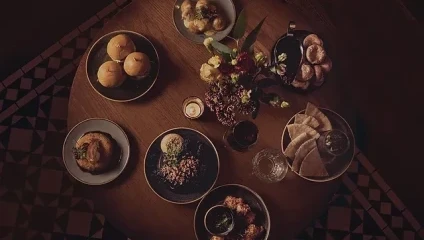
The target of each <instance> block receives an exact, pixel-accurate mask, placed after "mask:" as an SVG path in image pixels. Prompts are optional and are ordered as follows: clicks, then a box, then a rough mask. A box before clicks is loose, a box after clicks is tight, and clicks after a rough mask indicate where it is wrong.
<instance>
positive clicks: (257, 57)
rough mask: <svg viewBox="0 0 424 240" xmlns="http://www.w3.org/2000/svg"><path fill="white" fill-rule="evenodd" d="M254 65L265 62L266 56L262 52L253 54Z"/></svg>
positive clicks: (260, 64)
mask: <svg viewBox="0 0 424 240" xmlns="http://www.w3.org/2000/svg"><path fill="white" fill-rule="evenodd" d="M255 61H256V66H263V65H265V64H266V62H267V57H266V55H265V54H264V53H263V52H258V53H256V54H255Z"/></svg>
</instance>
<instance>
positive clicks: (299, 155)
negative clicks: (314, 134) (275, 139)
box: [292, 138, 317, 172]
mask: <svg viewBox="0 0 424 240" xmlns="http://www.w3.org/2000/svg"><path fill="white" fill-rule="evenodd" d="M314 148H317V142H316V139H315V138H312V139H309V140H308V141H306V142H304V143H303V144H302V145H301V146H300V147H299V149H297V151H296V153H295V156H294V160H293V164H292V168H293V171H295V172H299V170H300V166H301V165H302V162H303V161H304V159H305V157H306V155H308V153H309V152H310V151H311V150H312V149H314Z"/></svg>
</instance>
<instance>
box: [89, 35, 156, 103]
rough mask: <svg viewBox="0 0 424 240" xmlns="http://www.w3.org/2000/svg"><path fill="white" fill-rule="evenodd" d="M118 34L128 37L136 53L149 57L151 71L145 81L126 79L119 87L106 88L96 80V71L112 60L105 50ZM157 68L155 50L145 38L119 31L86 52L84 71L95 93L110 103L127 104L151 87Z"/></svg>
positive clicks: (105, 37) (154, 80) (107, 36)
mask: <svg viewBox="0 0 424 240" xmlns="http://www.w3.org/2000/svg"><path fill="white" fill-rule="evenodd" d="M118 34H126V35H128V36H129V37H130V38H131V40H132V41H133V42H134V44H135V47H136V51H138V52H143V53H145V54H146V55H147V56H149V59H150V63H151V69H150V73H149V75H148V76H147V77H146V78H145V79H142V80H133V79H131V78H129V77H127V79H125V81H124V83H123V84H122V85H121V86H119V87H117V88H106V87H103V86H102V85H101V84H100V83H99V81H98V80H97V71H98V70H99V67H100V65H102V64H103V63H104V62H106V61H110V60H112V59H111V58H110V57H109V55H108V54H107V51H106V48H107V44H108V42H109V40H110V39H111V38H113V37H114V36H116V35H118ZM159 66H160V65H159V56H158V54H157V52H156V49H155V47H154V46H153V44H152V43H151V42H150V41H149V40H148V39H147V38H146V37H145V36H143V35H141V34H139V33H136V32H132V31H127V30H120V31H115V32H111V33H108V34H106V35H104V36H103V37H101V38H100V39H99V40H97V41H96V42H95V43H94V45H93V46H92V47H91V49H90V51H89V52H88V57H87V63H86V70H87V77H88V81H89V82H90V84H91V86H92V87H93V88H94V90H96V92H97V93H99V94H100V95H102V96H103V97H105V98H107V99H109V100H111V101H116V102H128V101H132V100H135V99H137V98H139V97H141V96H143V95H144V94H146V93H147V92H148V91H149V90H150V89H151V88H152V87H153V84H154V83H155V82H156V79H157V77H158V74H159Z"/></svg>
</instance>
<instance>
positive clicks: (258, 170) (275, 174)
mask: <svg viewBox="0 0 424 240" xmlns="http://www.w3.org/2000/svg"><path fill="white" fill-rule="evenodd" d="M252 164H253V174H254V175H255V176H256V177H257V178H258V179H259V180H261V181H263V182H266V183H276V182H279V181H281V180H283V179H284V177H285V176H286V174H287V171H288V163H287V158H286V157H285V156H284V154H283V153H282V152H281V151H279V150H277V149H263V150H262V151H260V152H258V153H257V154H256V156H255V157H254V158H253V160H252Z"/></svg>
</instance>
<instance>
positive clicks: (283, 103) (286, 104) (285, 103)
mask: <svg viewBox="0 0 424 240" xmlns="http://www.w3.org/2000/svg"><path fill="white" fill-rule="evenodd" d="M288 107H290V104H289V103H288V102H286V101H282V102H281V108H288Z"/></svg>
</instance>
